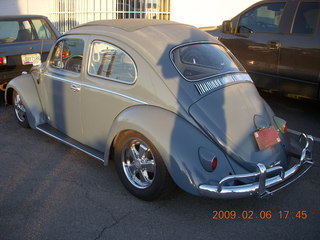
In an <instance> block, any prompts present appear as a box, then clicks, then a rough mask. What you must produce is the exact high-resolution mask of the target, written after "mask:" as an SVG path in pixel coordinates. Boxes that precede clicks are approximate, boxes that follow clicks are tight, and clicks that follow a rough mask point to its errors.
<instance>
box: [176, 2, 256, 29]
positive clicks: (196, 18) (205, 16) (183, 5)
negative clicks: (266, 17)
mask: <svg viewBox="0 0 320 240" xmlns="http://www.w3.org/2000/svg"><path fill="white" fill-rule="evenodd" d="M256 2H258V0H171V20H172V21H176V22H181V23H186V24H190V25H193V26H196V27H207V26H217V25H221V24H222V21H224V20H229V19H231V18H232V17H234V16H235V15H237V14H238V13H240V12H241V11H242V10H244V9H246V8H247V7H249V6H250V5H252V4H253V3H256Z"/></svg>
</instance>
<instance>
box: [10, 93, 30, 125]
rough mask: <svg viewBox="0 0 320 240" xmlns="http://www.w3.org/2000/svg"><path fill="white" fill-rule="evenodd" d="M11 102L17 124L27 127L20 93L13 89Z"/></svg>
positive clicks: (25, 113)
mask: <svg viewBox="0 0 320 240" xmlns="http://www.w3.org/2000/svg"><path fill="white" fill-rule="evenodd" d="M12 102H13V107H14V113H15V116H16V118H17V120H18V122H19V124H20V125H21V126H22V127H24V128H29V127H30V126H29V122H28V118H27V112H26V108H25V106H24V104H23V102H22V99H21V97H20V95H19V94H18V93H17V92H16V91H15V90H14V91H13V94H12Z"/></svg>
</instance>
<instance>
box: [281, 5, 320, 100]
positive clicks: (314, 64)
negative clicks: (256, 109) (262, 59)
mask: <svg viewBox="0 0 320 240" xmlns="http://www.w3.org/2000/svg"><path fill="white" fill-rule="evenodd" d="M291 22H293V24H292V25H291V29H290V30H289V33H288V34H283V35H281V38H280V41H281V48H280V60H279V75H280V76H281V78H280V79H279V90H280V91H282V92H286V93H289V94H294V95H301V96H306V97H310V98H315V99H317V98H318V91H319V82H320V79H319V77H320V68H319V62H320V25H319V24H320V2H314V1H311V0H310V1H303V2H301V3H300V4H299V5H298V8H297V11H296V12H295V16H294V17H292V21H291Z"/></svg>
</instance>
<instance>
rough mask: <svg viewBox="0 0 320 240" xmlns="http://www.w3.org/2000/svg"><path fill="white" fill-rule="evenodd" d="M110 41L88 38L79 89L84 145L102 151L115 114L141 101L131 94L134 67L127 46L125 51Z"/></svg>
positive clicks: (134, 85)
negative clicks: (85, 72) (83, 78)
mask: <svg viewBox="0 0 320 240" xmlns="http://www.w3.org/2000/svg"><path fill="white" fill-rule="evenodd" d="M103 39H104V38H103ZM110 40H111V39H110ZM110 40H109V39H104V40H96V38H95V37H92V43H91V50H90V56H89V60H88V68H87V76H86V78H85V82H84V83H83V88H82V118H83V133H84V134H83V135H84V144H86V145H88V146H90V147H92V148H94V149H97V150H99V151H101V152H104V151H105V147H106V139H107V134H108V132H109V129H110V127H111V125H112V123H113V121H114V119H115V118H116V117H117V116H118V115H119V113H120V112H122V111H123V110H124V109H126V108H128V107H129V106H132V105H134V104H141V103H144V102H143V101H141V100H139V99H136V98H134V97H133V96H134V95H133V92H134V91H135V87H136V78H137V69H136V65H135V62H134V61H133V58H132V57H131V56H130V55H129V53H127V51H128V47H127V48H126V51H125V50H124V49H123V48H121V47H118V46H119V45H120V46H121V45H123V44H121V43H119V42H116V41H115V40H112V41H110ZM118 44H119V45H118ZM131 51H132V50H131Z"/></svg>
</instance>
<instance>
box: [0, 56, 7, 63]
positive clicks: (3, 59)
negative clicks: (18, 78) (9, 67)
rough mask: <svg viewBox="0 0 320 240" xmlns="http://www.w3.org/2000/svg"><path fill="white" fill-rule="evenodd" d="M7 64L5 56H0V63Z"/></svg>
mask: <svg viewBox="0 0 320 240" xmlns="http://www.w3.org/2000/svg"><path fill="white" fill-rule="evenodd" d="M6 64H7V58H6V57H3V56H0V65H6Z"/></svg>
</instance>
